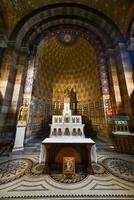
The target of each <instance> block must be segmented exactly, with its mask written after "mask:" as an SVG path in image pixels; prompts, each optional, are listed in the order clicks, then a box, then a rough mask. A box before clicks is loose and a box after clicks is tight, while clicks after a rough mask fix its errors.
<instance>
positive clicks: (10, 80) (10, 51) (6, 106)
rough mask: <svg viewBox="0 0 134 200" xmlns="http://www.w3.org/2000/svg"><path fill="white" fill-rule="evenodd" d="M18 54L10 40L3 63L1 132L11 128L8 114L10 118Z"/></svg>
mask: <svg viewBox="0 0 134 200" xmlns="http://www.w3.org/2000/svg"><path fill="white" fill-rule="evenodd" d="M17 56H18V55H17V50H16V48H15V42H8V47H7V48H6V50H5V53H4V56H3V60H2V65H1V78H0V92H1V95H2V98H3V102H2V105H1V113H0V132H4V130H7V131H8V130H10V129H11V126H10V120H8V119H7V115H8V117H9V118H10V110H11V107H10V105H11V101H12V95H13V90H14V82H15V78H16V72H17V65H16V61H17Z"/></svg>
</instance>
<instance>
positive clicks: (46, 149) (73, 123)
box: [39, 97, 97, 174]
mask: <svg viewBox="0 0 134 200" xmlns="http://www.w3.org/2000/svg"><path fill="white" fill-rule="evenodd" d="M66 157H68V158H73V159H74V160H75V163H76V165H75V168H76V170H75V171H76V172H77V171H79V169H80V168H82V169H83V170H84V172H85V173H87V174H93V169H92V165H91V162H97V155H96V145H95V142H94V141H93V140H92V139H90V138H85V135H84V124H82V116H80V115H72V112H71V109H70V98H68V97H67V98H65V99H64V109H63V113H62V115H53V116H52V124H50V136H49V138H46V139H44V140H43V141H42V144H41V151H40V158H39V162H40V163H41V162H44V163H45V168H44V173H45V174H49V173H51V171H52V170H56V169H57V170H58V172H59V173H62V169H63V160H64V158H66Z"/></svg>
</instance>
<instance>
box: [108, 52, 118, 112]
mask: <svg viewBox="0 0 134 200" xmlns="http://www.w3.org/2000/svg"><path fill="white" fill-rule="evenodd" d="M107 60H108V65H109V77H110V83H111V84H110V85H111V99H112V109H113V113H114V114H120V111H121V93H120V87H119V80H118V74H117V65H116V60H115V51H114V50H113V49H108V50H107Z"/></svg>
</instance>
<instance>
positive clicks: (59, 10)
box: [10, 3, 124, 46]
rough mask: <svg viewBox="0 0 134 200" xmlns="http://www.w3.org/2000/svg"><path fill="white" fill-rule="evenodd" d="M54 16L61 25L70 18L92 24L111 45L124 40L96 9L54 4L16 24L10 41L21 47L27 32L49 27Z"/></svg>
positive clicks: (77, 5)
mask: <svg viewBox="0 0 134 200" xmlns="http://www.w3.org/2000/svg"><path fill="white" fill-rule="evenodd" d="M56 16H57V17H58V16H59V22H62V23H63V21H64V18H70V20H74V19H75V20H77V19H78V20H80V21H81V23H83V24H84V23H85V22H87V23H88V24H91V25H93V24H94V26H96V29H97V30H98V31H100V32H102V34H104V37H105V35H109V38H110V39H111V40H112V41H113V43H114V41H116V42H119V41H123V40H124V38H123V36H122V34H121V33H120V31H119V29H118V27H117V26H116V25H115V24H114V22H113V21H112V20H111V19H110V18H109V17H107V16H106V15H104V14H103V13H101V12H100V11H97V10H96V9H93V8H90V7H88V6H85V5H82V4H76V3H56V4H52V5H48V6H44V7H41V8H39V9H37V10H35V11H33V12H32V13H30V14H29V15H27V16H25V17H24V18H23V19H22V20H21V21H20V22H19V23H18V25H17V26H16V27H15V29H14V31H13V32H12V34H11V36H10V40H15V38H16V43H17V45H18V46H21V42H22V41H24V37H25V35H26V34H28V32H29V33H30V31H31V32H32V30H34V29H35V30H38V28H39V26H40V25H41V24H42V23H47V24H48V26H50V25H51V23H52V22H53V20H54V19H55V17H56ZM34 26H35V27H34ZM115 39H116V40H115Z"/></svg>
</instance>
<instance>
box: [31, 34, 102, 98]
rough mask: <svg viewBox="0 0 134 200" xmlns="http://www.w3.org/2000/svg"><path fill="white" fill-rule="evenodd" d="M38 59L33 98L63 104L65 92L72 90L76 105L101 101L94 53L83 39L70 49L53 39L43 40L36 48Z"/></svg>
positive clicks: (91, 47)
mask: <svg viewBox="0 0 134 200" xmlns="http://www.w3.org/2000/svg"><path fill="white" fill-rule="evenodd" d="M37 58H38V66H37V77H36V84H35V91H34V95H35V96H36V97H38V98H41V99H44V100H50V101H51V100H52V101H62V100H63V95H64V90H65V89H66V88H70V89H71V88H73V89H75V91H76V94H77V99H78V101H88V100H98V99H100V98H101V91H100V82H99V81H98V80H99V66H98V63H97V58H96V52H95V49H94V47H93V46H92V44H91V43H90V42H89V41H87V40H86V39H84V38H83V37H78V39H77V40H76V42H75V43H73V44H69V45H66V44H63V43H61V42H60V41H59V40H58V39H57V37H56V36H52V37H51V38H49V39H48V40H45V39H44V40H43V41H42V42H41V43H40V45H39V47H38V50H37Z"/></svg>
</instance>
